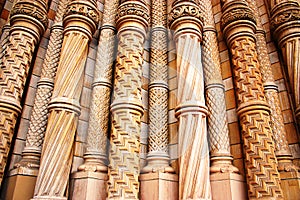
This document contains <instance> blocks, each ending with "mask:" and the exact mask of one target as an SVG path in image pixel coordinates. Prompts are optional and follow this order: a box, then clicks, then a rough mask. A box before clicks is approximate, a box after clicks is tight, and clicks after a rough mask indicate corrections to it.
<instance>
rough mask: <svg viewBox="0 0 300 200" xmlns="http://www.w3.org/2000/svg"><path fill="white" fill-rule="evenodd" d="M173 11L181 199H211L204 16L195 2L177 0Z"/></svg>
mask: <svg viewBox="0 0 300 200" xmlns="http://www.w3.org/2000/svg"><path fill="white" fill-rule="evenodd" d="M172 7H173V8H172V11H171V13H170V28H171V29H172V30H174V41H175V43H176V50H177V60H176V61H177V81H178V93H177V107H176V111H175V112H176V113H175V115H176V117H177V118H178V120H179V127H178V156H179V199H211V189H210V179H209V150H208V144H207V130H206V116H207V112H208V110H207V107H206V106H205V100H204V99H205V96H204V78H203V67H202V59H201V54H202V52H201V44H200V43H201V40H202V25H203V24H202V23H203V19H202V16H201V13H200V8H199V6H198V5H197V4H196V2H195V1H181V0H176V1H174V3H173V5H172Z"/></svg>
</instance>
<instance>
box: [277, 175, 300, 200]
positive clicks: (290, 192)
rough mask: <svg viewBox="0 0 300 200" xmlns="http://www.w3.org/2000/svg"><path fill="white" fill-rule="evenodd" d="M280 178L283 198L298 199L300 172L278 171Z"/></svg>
mask: <svg viewBox="0 0 300 200" xmlns="http://www.w3.org/2000/svg"><path fill="white" fill-rule="evenodd" d="M280 180H281V189H282V191H283V196H284V199H299V194H300V173H299V172H298V171H290V172H280Z"/></svg>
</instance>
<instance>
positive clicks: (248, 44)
mask: <svg viewBox="0 0 300 200" xmlns="http://www.w3.org/2000/svg"><path fill="white" fill-rule="evenodd" d="M222 9H223V17H222V27H223V29H224V35H225V38H226V40H227V43H228V46H229V47H230V51H231V59H232V64H233V67H234V80H235V85H236V91H237V102H238V110H237V113H238V116H239V119H240V124H241V128H242V136H243V141H244V153H245V167H246V178H247V183H248V195H249V198H250V199H270V198H274V199H275V198H276V199H282V191H281V188H280V185H279V183H280V182H279V181H280V180H279V173H278V171H277V160H276V157H275V153H274V142H273V140H272V131H271V127H270V108H269V106H268V104H267V103H266V99H265V94H264V88H263V83H262V77H261V72H260V65H259V62H258V58H257V50H256V41H255V36H254V31H255V28H256V24H255V17H254V16H253V13H252V12H251V10H250V9H249V6H248V4H247V3H246V2H245V1H243V0H240V1H227V2H226V3H225V4H224V5H223V8H222Z"/></svg>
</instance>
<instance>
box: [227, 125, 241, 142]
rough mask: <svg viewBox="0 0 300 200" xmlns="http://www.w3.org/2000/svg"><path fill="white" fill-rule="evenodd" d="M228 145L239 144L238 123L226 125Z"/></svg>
mask: <svg viewBox="0 0 300 200" xmlns="http://www.w3.org/2000/svg"><path fill="white" fill-rule="evenodd" d="M228 128H229V138H230V144H239V143H241V133H240V130H239V123H238V122H233V123H230V124H228Z"/></svg>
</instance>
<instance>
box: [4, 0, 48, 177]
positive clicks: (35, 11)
mask: <svg viewBox="0 0 300 200" xmlns="http://www.w3.org/2000/svg"><path fill="white" fill-rule="evenodd" d="M46 8H47V1H45V0H37V1H33V0H19V1H17V2H16V3H15V4H14V7H13V9H12V11H11V13H10V26H11V29H10V35H9V41H8V43H7V46H6V52H5V55H3V57H2V61H1V69H2V70H1V71H0V138H1V141H0V144H1V147H0V182H1V181H2V177H3V173H4V169H5V166H6V161H7V156H8V152H9V149H10V143H11V140H12V137H13V134H14V129H15V125H16V121H17V118H18V117H19V116H20V113H21V110H22V107H21V98H22V96H23V91H24V85H25V82H26V80H27V76H28V72H29V69H30V64H31V60H32V55H33V52H34V51H35V49H36V45H37V44H38V42H39V40H40V38H41V35H42V34H43V33H44V31H45V29H46V27H47V24H48V20H47V10H46Z"/></svg>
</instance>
